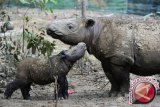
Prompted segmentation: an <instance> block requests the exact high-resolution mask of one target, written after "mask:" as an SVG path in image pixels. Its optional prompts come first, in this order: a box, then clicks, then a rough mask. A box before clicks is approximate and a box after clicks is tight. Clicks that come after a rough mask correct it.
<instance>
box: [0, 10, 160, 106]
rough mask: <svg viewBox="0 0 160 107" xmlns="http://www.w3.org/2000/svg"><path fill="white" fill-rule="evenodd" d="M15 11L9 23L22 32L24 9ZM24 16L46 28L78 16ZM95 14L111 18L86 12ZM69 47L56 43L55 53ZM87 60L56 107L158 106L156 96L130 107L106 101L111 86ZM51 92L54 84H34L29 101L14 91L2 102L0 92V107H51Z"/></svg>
mask: <svg viewBox="0 0 160 107" xmlns="http://www.w3.org/2000/svg"><path fill="white" fill-rule="evenodd" d="M14 10H16V8H12V9H9V10H8V13H9V15H10V16H11V20H12V23H13V24H14V26H15V29H14V31H12V32H15V33H16V32H17V31H18V32H22V25H23V24H22V20H21V18H22V16H23V14H24V13H25V11H26V10H27V9H25V8H21V9H20V10H19V13H16V11H14ZM27 13H28V15H29V16H32V19H31V22H30V23H32V24H33V22H36V23H37V25H38V26H40V27H46V25H47V24H48V23H50V22H51V20H52V19H55V18H59V19H60V18H68V17H76V16H75V14H79V11H74V10H65V11H64V10H55V11H54V14H51V13H44V12H41V11H39V10H34V9H29V10H28V12H27ZM95 14H96V15H97V16H110V15H112V14H109V13H106V14H104V13H93V12H88V15H89V16H94V15H95ZM108 14H109V15H108ZM136 17H137V16H136ZM13 34H14V33H13ZM0 35H2V34H0ZM6 35H7V34H6ZM8 35H10V33H8ZM46 39H48V40H50V41H52V40H53V39H51V38H50V37H48V36H46ZM68 47H69V46H68V45H65V44H63V43H62V42H60V41H58V40H56V50H55V51H54V52H55V53H58V52H59V51H61V50H62V49H67V48H68ZM86 57H87V58H88V59H89V61H86V62H82V61H79V62H78V63H77V64H76V65H75V66H74V67H73V69H72V70H71V71H70V72H69V74H68V81H69V85H70V86H71V87H72V89H74V91H75V93H73V94H71V95H70V96H69V99H67V100H59V101H58V107H129V106H132V107H141V106H142V107H159V104H160V100H159V99H160V96H157V97H156V98H155V99H154V101H153V102H152V103H150V104H149V105H129V104H128V101H127V99H124V98H123V97H116V98H108V97H107V92H108V90H109V89H110V83H108V79H107V78H106V77H105V75H104V73H103V70H102V68H101V66H100V62H99V61H97V60H96V59H95V58H94V57H92V56H89V55H86ZM13 77H14V76H12V78H13ZM11 80H12V79H10V78H9V81H11ZM6 82H8V81H6ZM107 83H108V84H107ZM106 84H107V85H106ZM5 85H6V84H5ZM4 89H5V88H1V90H2V91H4ZM53 92H54V89H53V84H49V85H46V86H39V85H34V86H32V90H31V92H30V93H31V96H32V98H33V100H31V101H25V100H23V99H22V95H21V93H20V90H17V91H16V92H15V93H14V94H13V95H12V98H11V99H10V100H5V99H3V93H0V107H54V106H55V101H54V96H53Z"/></svg>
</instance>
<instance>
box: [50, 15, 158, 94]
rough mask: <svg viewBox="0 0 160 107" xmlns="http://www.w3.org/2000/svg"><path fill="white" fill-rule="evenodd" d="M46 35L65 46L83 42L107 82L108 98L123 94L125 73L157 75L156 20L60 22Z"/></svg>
mask: <svg viewBox="0 0 160 107" xmlns="http://www.w3.org/2000/svg"><path fill="white" fill-rule="evenodd" d="M47 33H48V35H50V36H51V37H53V38H55V39H59V40H61V41H63V42H64V43H67V44H71V45H74V44H77V43H78V42H82V41H83V42H85V43H86V44H87V50H88V52H89V53H90V54H93V55H94V56H95V57H96V58H98V59H99V60H100V61H101V63H102V67H103V70H104V72H105V74H106V76H107V77H108V79H109V81H110V82H111V90H110V92H109V94H108V95H109V96H117V94H118V93H120V94H121V95H124V93H128V89H129V73H134V74H137V75H142V76H147V75H148V76H149V75H153V74H160V59H159V58H160V21H157V20H153V21H143V20H132V18H130V16H125V15H124V16H119V17H116V18H114V17H106V18H86V19H83V20H82V19H64V20H57V21H53V22H52V23H51V24H50V25H48V28H47Z"/></svg>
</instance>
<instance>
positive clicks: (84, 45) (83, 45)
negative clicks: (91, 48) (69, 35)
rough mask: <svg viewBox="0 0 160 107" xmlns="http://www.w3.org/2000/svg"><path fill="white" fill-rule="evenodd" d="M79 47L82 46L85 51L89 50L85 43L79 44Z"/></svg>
mask: <svg viewBox="0 0 160 107" xmlns="http://www.w3.org/2000/svg"><path fill="white" fill-rule="evenodd" d="M78 45H79V46H81V48H82V49H84V50H86V49H87V47H86V44H85V43H83V42H80V43H78Z"/></svg>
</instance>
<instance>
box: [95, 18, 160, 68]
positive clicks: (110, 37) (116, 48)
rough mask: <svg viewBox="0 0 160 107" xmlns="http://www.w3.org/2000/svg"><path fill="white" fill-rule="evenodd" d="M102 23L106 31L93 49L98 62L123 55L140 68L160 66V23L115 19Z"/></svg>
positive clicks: (104, 19) (105, 19)
mask: <svg viewBox="0 0 160 107" xmlns="http://www.w3.org/2000/svg"><path fill="white" fill-rule="evenodd" d="M99 21H101V22H102V23H103V26H104V27H103V29H102V32H101V34H100V36H99V38H98V39H97V40H96V43H95V44H96V45H95V46H93V50H95V51H93V54H94V55H95V56H96V57H97V58H98V59H101V58H102V59H104V58H108V57H111V56H114V55H117V54H118V55H119V54H120V55H124V56H127V57H130V58H133V59H134V61H135V63H136V64H139V65H140V66H146V65H150V66H153V65H154V66H157V65H160V60H159V59H158V57H160V21H156V20H155V21H143V20H131V19H128V20H123V19H118V20H115V19H114V18H102V19H100V20H99ZM94 52H95V53H94Z"/></svg>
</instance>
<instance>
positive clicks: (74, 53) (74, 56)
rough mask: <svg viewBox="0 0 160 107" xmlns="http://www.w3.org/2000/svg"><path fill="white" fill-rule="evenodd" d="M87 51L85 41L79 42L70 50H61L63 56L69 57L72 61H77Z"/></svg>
mask: <svg viewBox="0 0 160 107" xmlns="http://www.w3.org/2000/svg"><path fill="white" fill-rule="evenodd" d="M85 51H86V44H85V43H83V42H80V43H78V44H77V45H76V46H74V47H72V48H71V49H69V50H66V51H61V53H60V54H61V58H64V59H67V60H68V61H70V62H73V63H74V62H75V61H77V60H79V59H80V58H82V57H83V56H84V54H85Z"/></svg>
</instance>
